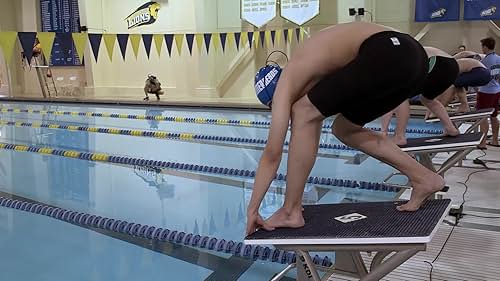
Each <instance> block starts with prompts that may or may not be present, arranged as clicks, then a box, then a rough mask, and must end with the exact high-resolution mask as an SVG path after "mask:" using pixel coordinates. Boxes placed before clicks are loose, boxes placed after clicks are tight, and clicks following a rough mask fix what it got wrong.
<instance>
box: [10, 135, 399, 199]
mask: <svg viewBox="0 0 500 281" xmlns="http://www.w3.org/2000/svg"><path fill="white" fill-rule="evenodd" d="M0 149H5V150H14V151H20V152H32V153H39V154H46V155H56V156H63V157H68V158H76V159H82V160H89V161H98V162H106V163H115V164H122V165H127V166H147V167H151V168H157V169H172V170H183V171H189V172H198V173H208V174H216V175H226V176H237V177H245V178H251V179H253V178H255V174H256V172H255V171H253V170H246V169H234V168H227V167H217V166H208V165H197V164H189V163H181V162H173V161H172V162H171V161H168V162H167V161H158V160H147V159H142V158H134V157H124V156H113V155H109V154H106V153H89V152H80V151H75V150H63V149H52V148H47V147H38V146H26V145H16V144H10V143H0ZM275 180H279V181H286V174H282V173H278V174H276V177H275ZM307 183H310V184H319V185H325V186H337V187H346V188H356V189H362V190H376V191H388V192H400V191H401V187H398V186H392V185H388V184H383V183H376V182H365V181H356V180H346V179H336V178H325V177H313V176H310V177H309V178H308V179H307Z"/></svg>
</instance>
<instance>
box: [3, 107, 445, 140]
mask: <svg viewBox="0 0 500 281" xmlns="http://www.w3.org/2000/svg"><path fill="white" fill-rule="evenodd" d="M0 112H3V113H28V114H40V115H70V116H85V117H101V118H120V119H138V120H156V121H169V122H180V123H197V124H211V125H230V126H243V127H269V126H270V125H271V122H270V121H264V120H262V121H253V120H237V119H220V118H219V119H217V118H200V117H197V118H193V117H182V116H161V115H141V114H137V115H136V114H119V113H108V112H102V113H99V112H90V111H87V112H78V111H53V110H34V109H31V108H30V109H19V108H1V109H0ZM331 128H332V122H328V123H327V122H325V123H324V124H323V129H331ZM368 128H369V129H371V130H374V131H380V128H379V127H368ZM389 131H391V132H393V131H394V129H393V128H389ZM406 132H407V133H415V134H443V131H442V130H434V129H416V128H415V129H414V128H407V129H406Z"/></svg>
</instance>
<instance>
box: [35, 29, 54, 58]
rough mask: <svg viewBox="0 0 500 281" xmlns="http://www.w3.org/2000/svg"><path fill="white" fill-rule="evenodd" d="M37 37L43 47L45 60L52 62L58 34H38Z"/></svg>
mask: <svg viewBox="0 0 500 281" xmlns="http://www.w3.org/2000/svg"><path fill="white" fill-rule="evenodd" d="M36 36H37V37H38V40H40V45H42V52H43V55H44V56H45V59H46V60H47V61H50V56H51V54H52V45H53V44H54V38H55V37H56V34H55V33H54V32H38V33H37V34H36Z"/></svg>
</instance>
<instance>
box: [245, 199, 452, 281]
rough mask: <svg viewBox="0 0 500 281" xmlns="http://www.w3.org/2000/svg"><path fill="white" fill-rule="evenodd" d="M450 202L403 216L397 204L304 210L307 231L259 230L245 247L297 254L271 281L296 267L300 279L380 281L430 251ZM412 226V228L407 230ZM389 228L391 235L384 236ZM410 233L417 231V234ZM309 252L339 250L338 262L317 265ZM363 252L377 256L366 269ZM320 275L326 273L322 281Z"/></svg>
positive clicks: (434, 202)
mask: <svg viewBox="0 0 500 281" xmlns="http://www.w3.org/2000/svg"><path fill="white" fill-rule="evenodd" d="M450 203H451V200H449V199H445V200H430V201H427V202H426V203H425V204H424V206H422V207H421V209H420V210H419V211H417V212H399V211H397V210H396V208H395V207H396V206H395V205H394V204H396V202H371V203H353V204H332V205H314V206H304V219H305V220H306V222H307V223H306V226H304V227H303V228H299V229H285V228H283V229H277V230H275V231H271V232H266V231H264V230H259V231H257V232H256V233H254V234H252V235H250V236H248V237H247V238H246V239H245V243H246V244H253V245H258V244H271V245H274V246H275V247H276V248H278V249H282V250H286V251H294V252H295V253H296V261H295V263H292V264H290V265H288V266H287V267H286V268H285V269H283V271H281V272H279V273H278V274H276V275H275V276H274V277H273V279H271V280H272V281H277V280H280V279H281V278H283V277H284V276H285V275H286V274H287V273H288V272H289V271H290V270H292V269H296V270H297V280H298V281H306V280H307V281H310V280H314V281H320V280H327V279H328V278H329V277H330V276H331V275H332V274H334V273H337V274H343V275H348V276H354V277H357V278H360V280H362V281H372V280H380V279H381V278H383V277H384V276H386V275H387V274H389V273H390V272H392V271H393V270H395V269H396V268H397V267H398V266H400V265H401V264H403V263H404V262H405V261H407V260H408V259H410V258H411V257H413V256H414V255H416V254H417V253H418V252H420V251H425V250H426V248H427V244H428V243H429V242H430V241H431V240H432V238H433V237H434V235H435V233H436V232H437V229H438V228H439V225H440V223H441V221H442V220H443V219H444V217H445V216H446V215H447V214H448V211H449V208H450V205H451V204H450ZM360 214H366V216H364V215H360ZM408 224H411V225H412V227H410V228H408ZM384 229H385V231H386V233H383V234H381V232H384ZM407 229H412V230H411V232H412V233H411V234H410V233H408V231H407ZM315 230H316V232H315ZM384 235H385V236H384ZM309 252H335V264H334V265H333V266H332V267H324V266H317V265H315V264H314V262H313V261H312V259H311V256H310V254H309ZM361 252H369V253H372V252H377V253H376V255H375V256H374V258H373V259H372V262H371V263H370V264H369V265H367V264H366V263H365V262H364V260H363V258H362V256H361ZM392 253H394V254H392ZM391 254H392V255H391ZM319 272H324V273H325V275H324V276H323V278H320V274H319Z"/></svg>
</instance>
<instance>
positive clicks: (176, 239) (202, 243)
mask: <svg viewBox="0 0 500 281" xmlns="http://www.w3.org/2000/svg"><path fill="white" fill-rule="evenodd" d="M0 206H2V207H6V208H11V209H16V210H20V211H25V212H29V213H33V214H38V215H42V216H47V217H51V218H54V219H57V220H60V221H64V222H68V223H72V224H75V225H80V226H85V227H93V228H97V229H102V230H107V231H113V232H116V233H122V234H127V235H130V236H134V237H139V238H144V239H149V240H156V241H160V242H170V243H175V244H180V245H186V246H190V247H193V248H199V249H208V250H211V251H217V252H224V253H228V254H232V255H234V256H239V257H243V258H246V259H252V260H254V261H256V260H262V261H270V262H276V263H281V264H289V263H293V262H295V259H296V256H295V253H293V252H287V251H283V250H279V249H273V248H269V247H266V246H259V245H257V246H255V245H245V244H243V242H237V241H232V240H225V239H220V238H215V237H210V236H201V235H197V234H196V235H195V234H193V233H186V232H182V231H177V230H171V229H167V228H161V227H155V226H149V225H142V224H139V223H133V222H127V221H122V220H115V219H111V218H106V217H102V216H96V215H90V214H86V213H81V212H75V211H71V210H67V209H63V208H57V207H52V206H48V205H44V204H38V203H31V202H27V201H22V200H14V199H10V198H5V197H0ZM313 261H314V263H315V264H318V265H322V266H331V265H332V261H331V260H330V258H328V257H326V256H325V257H323V258H322V257H320V256H318V255H316V256H315V257H314V259H313Z"/></svg>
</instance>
